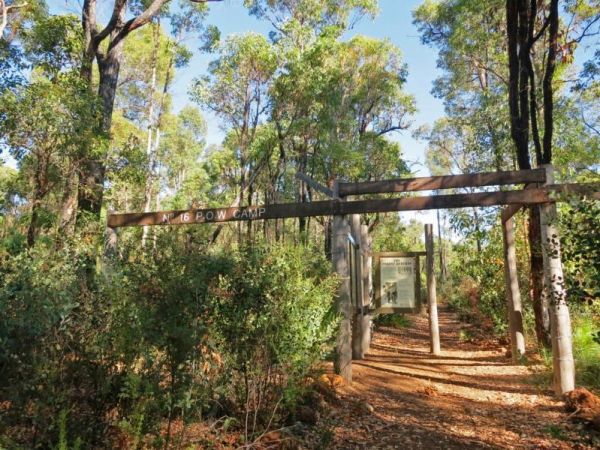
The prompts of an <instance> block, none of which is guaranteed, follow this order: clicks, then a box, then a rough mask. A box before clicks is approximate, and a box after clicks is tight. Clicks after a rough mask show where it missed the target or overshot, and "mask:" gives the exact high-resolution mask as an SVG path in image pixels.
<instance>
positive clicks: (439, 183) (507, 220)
mask: <svg viewBox="0 0 600 450" xmlns="http://www.w3.org/2000/svg"><path fill="white" fill-rule="evenodd" d="M297 177H298V178H299V179H301V180H302V181H303V182H304V183H307V184H308V185H310V186H311V187H312V188H313V189H315V190H318V191H320V192H322V193H323V194H325V195H327V196H328V197H330V199H329V200H325V201H317V202H310V203H289V204H279V205H268V206H267V205H265V206H248V207H233V208H211V209H190V210H180V211H160V212H150V213H126V214H109V216H108V221H107V222H108V223H107V225H108V228H109V230H110V231H111V240H113V241H114V239H115V236H116V233H115V232H114V231H115V230H114V229H115V228H119V227H130V226H149V225H162V226H169V225H188V224H206V223H223V222H234V221H248V220H268V219H281V218H293V217H311V216H333V229H332V262H333V268H334V271H335V272H336V273H337V274H338V275H339V277H340V280H341V282H340V286H339V290H338V294H337V308H338V312H339V313H340V316H341V323H340V328H339V332H338V337H337V348H336V355H335V369H336V372H337V373H339V374H341V375H342V376H343V377H344V378H345V379H347V380H349V381H350V380H351V379H352V358H353V356H354V358H355V359H359V358H362V357H364V353H365V352H366V350H367V349H368V345H369V341H370V339H369V330H370V314H371V310H370V308H369V307H368V306H367V305H368V304H370V300H369V301H367V300H368V299H369V293H368V283H366V282H365V279H366V277H367V275H368V274H367V271H366V270H365V264H364V260H366V258H365V256H370V255H369V254H368V252H366V251H365V247H366V246H365V245H364V244H363V243H366V240H367V239H366V238H367V236H366V235H367V232H366V231H365V229H366V226H364V225H363V226H361V225H360V216H359V215H360V214H365V213H377V212H397V211H418V210H427V209H447V208H467V207H469V208H471V207H489V206H504V209H503V211H502V225H503V229H504V244H505V252H504V253H505V273H506V286H507V305H508V311H509V324H510V334H511V339H510V340H511V345H512V355H513V358H515V360H517V359H518V358H519V357H520V355H522V354H524V352H525V341H524V336H523V323H522V314H521V299H520V294H519V292H520V291H519V286H518V280H517V267H516V258H515V243H514V231H513V230H514V223H513V221H512V216H513V215H514V214H515V213H516V212H517V211H519V209H521V208H522V207H524V206H530V207H539V208H540V215H541V227H542V249H543V256H544V276H545V282H546V283H545V285H546V289H547V292H546V295H548V298H549V299H550V300H551V301H550V311H551V321H552V353H553V363H554V365H553V367H554V384H555V390H556V392H557V393H558V394H563V393H565V392H568V391H570V390H572V389H574V387H575V380H574V369H573V367H574V365H573V354H572V345H571V327H570V321H569V320H570V319H569V312H568V307H567V303H566V292H565V289H564V283H563V281H562V280H563V275H562V262H561V259H560V258H561V252H560V239H559V235H558V230H557V227H556V225H555V223H556V204H555V202H556V201H561V200H562V199H564V198H565V197H566V196H570V195H577V196H588V197H591V198H595V199H600V183H586V184H554V182H553V172H552V167H551V166H547V167H544V168H541V169H535V170H520V171H508V172H490V173H477V174H467V175H449V176H436V177H422V178H410V179H396V180H386V181H370V182H364V183H345V182H336V183H334V186H333V189H330V188H328V187H325V186H322V185H320V184H318V183H316V182H315V181H314V180H312V179H310V178H308V177H307V176H305V175H303V174H298V175H297ZM518 184H522V185H525V186H524V188H523V189H517V190H506V188H503V189H496V190H491V191H487V192H476V193H469V194H443V195H432V196H414V197H403V198H383V199H382V198H376V199H368V200H352V201H346V199H347V198H348V197H350V196H352V197H356V196H361V195H366V194H391V193H407V192H417V191H430V190H436V191H437V190H444V189H456V188H467V187H486V186H509V185H518ZM348 216H350V221H348ZM351 224H352V226H351ZM349 237H350V239H349ZM425 237H426V247H427V250H428V251H427V264H426V267H427V299H428V309H429V321H430V331H431V352H432V353H433V354H434V355H437V354H440V352H441V350H440V343H439V330H438V325H437V305H436V293H435V277H434V276H433V267H434V264H433V263H434V261H433V258H434V253H433V233H432V227H431V225H426V226H425ZM349 240H350V241H351V245H349ZM352 249H354V250H353V251H352ZM352 253H354V256H351V254H352ZM360 255H362V256H363V257H362V260H363V263H357V264H353V265H351V258H353V259H354V261H356V262H358V261H361V258H359V256H360ZM353 280H354V281H353ZM353 293H354V295H352V294H353ZM353 297H354V298H355V301H354V303H353V302H352V298H353ZM392 297H393V293H392V294H391V297H390V299H392ZM558 330H560V335H559V334H558Z"/></svg>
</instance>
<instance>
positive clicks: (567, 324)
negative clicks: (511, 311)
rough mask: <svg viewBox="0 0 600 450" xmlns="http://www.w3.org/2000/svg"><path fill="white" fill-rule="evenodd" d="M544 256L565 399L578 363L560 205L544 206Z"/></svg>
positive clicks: (559, 389) (550, 175)
mask: <svg viewBox="0 0 600 450" xmlns="http://www.w3.org/2000/svg"><path fill="white" fill-rule="evenodd" d="M544 168H545V169H546V184H551V183H553V182H554V170H553V167H552V165H550V164H548V165H545V166H544ZM539 208H540V225H541V235H542V256H543V258H544V290H545V292H544V295H546V296H547V298H548V300H549V302H548V303H549V307H550V329H551V333H552V363H553V370H554V391H555V392H556V394H557V395H559V396H561V395H563V394H565V393H566V392H569V391H572V390H573V389H575V364H574V361H573V343H572V335H571V317H570V315H569V307H568V305H567V291H566V289H565V280H564V277H563V270H562V261H561V248H560V236H559V232H558V226H557V219H558V215H557V211H556V203H545V204H542V205H540V207H539Z"/></svg>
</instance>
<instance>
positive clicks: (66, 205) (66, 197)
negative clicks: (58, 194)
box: [59, 168, 79, 238]
mask: <svg viewBox="0 0 600 450" xmlns="http://www.w3.org/2000/svg"><path fill="white" fill-rule="evenodd" d="M78 184H79V176H78V175H77V172H76V171H75V169H74V168H71V173H70V174H69V177H68V179H67V182H66V183H65V190H64V192H63V196H62V202H61V208H60V224H59V236H60V237H61V238H64V237H65V236H71V235H72V234H73V232H74V231H75V218H76V212H77V185H78Z"/></svg>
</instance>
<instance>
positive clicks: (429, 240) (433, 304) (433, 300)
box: [425, 223, 441, 355]
mask: <svg viewBox="0 0 600 450" xmlns="http://www.w3.org/2000/svg"><path fill="white" fill-rule="evenodd" d="M425 248H426V249H427V256H426V258H427V264H426V266H427V303H428V305H429V335H430V339H431V342H430V344H431V345H430V347H431V353H433V354H434V355H439V354H440V353H441V349H440V326H439V323H438V310H437V293H436V286H435V273H434V263H435V262H434V253H433V251H434V250H433V225H432V224H430V223H427V224H425Z"/></svg>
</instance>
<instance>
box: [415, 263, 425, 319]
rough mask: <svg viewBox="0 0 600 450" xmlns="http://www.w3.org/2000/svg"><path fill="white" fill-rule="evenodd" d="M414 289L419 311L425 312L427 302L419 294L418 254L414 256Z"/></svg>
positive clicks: (419, 265)
mask: <svg viewBox="0 0 600 450" xmlns="http://www.w3.org/2000/svg"><path fill="white" fill-rule="evenodd" d="M415 289H416V291H417V292H416V294H417V295H418V297H417V298H418V299H419V305H418V308H419V313H420V314H425V313H427V304H426V303H425V298H424V297H423V295H421V257H420V256H419V255H417V256H415Z"/></svg>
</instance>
